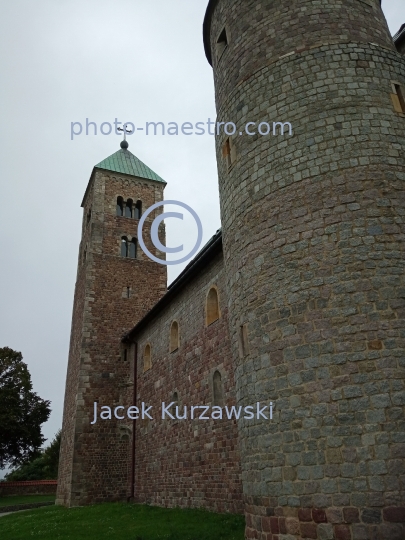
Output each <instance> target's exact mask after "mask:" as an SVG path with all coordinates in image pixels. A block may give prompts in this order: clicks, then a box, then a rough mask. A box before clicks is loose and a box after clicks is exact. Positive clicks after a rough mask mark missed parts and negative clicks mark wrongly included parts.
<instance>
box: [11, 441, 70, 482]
mask: <svg viewBox="0 0 405 540" xmlns="http://www.w3.org/2000/svg"><path fill="white" fill-rule="evenodd" d="M61 433H62V431H61V430H59V431H58V432H57V433H56V435H55V438H54V439H53V441H52V442H51V444H50V445H49V446H47V447H46V448H45V450H44V451H43V452H42V453H41V455H40V456H39V457H37V458H35V459H32V460H30V461H27V462H25V463H23V464H22V465H20V466H19V467H17V469H14V470H13V471H11V472H9V473H8V474H6V477H5V479H6V480H7V481H9V482H20V481H23V480H55V479H56V478H57V477H58V465H59V450H60V440H61Z"/></svg>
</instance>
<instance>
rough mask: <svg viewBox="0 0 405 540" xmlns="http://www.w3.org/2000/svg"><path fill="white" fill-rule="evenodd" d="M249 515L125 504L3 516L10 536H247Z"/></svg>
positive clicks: (44, 539) (164, 539) (231, 539)
mask: <svg viewBox="0 0 405 540" xmlns="http://www.w3.org/2000/svg"><path fill="white" fill-rule="evenodd" d="M244 523H245V519H244V516H237V515H232V514H213V513H211V512H206V511H204V510H180V509H177V508H176V509H172V508H158V507H156V506H144V505H132V504H125V503H109V504H98V505H95V506H86V507H81V508H64V507H61V506H55V507H53V506H52V507H49V506H48V507H44V508H37V509H35V510H27V511H25V512H20V513H17V514H10V515H8V516H3V517H1V518H0V538H4V539H6V538H7V540H26V539H27V538H40V539H41V540H56V539H62V540H68V539H69V540H102V539H105V538H108V539H110V538H111V539H114V540H243V538H244V529H245V525H244Z"/></svg>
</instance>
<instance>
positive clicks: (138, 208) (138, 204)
mask: <svg viewBox="0 0 405 540" xmlns="http://www.w3.org/2000/svg"><path fill="white" fill-rule="evenodd" d="M141 215H142V201H137V202H136V205H135V207H134V218H135V219H141Z"/></svg>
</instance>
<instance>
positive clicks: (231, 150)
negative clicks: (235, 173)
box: [222, 138, 236, 169]
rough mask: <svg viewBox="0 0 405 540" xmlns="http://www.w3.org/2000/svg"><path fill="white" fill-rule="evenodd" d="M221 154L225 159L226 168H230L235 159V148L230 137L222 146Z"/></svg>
mask: <svg viewBox="0 0 405 540" xmlns="http://www.w3.org/2000/svg"><path fill="white" fill-rule="evenodd" d="M222 155H223V157H224V159H225V160H226V164H227V167H228V169H230V168H231V167H232V165H233V164H234V163H235V160H236V148H235V145H234V143H233V141H232V139H231V138H228V139H226V141H225V143H224V146H223V148H222Z"/></svg>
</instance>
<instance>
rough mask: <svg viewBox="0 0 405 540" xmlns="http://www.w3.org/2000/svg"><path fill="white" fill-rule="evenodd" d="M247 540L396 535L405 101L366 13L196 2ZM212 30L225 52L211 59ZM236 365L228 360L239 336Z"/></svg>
mask: <svg viewBox="0 0 405 540" xmlns="http://www.w3.org/2000/svg"><path fill="white" fill-rule="evenodd" d="M208 18H209V19H208V20H210V25H209V28H210V47H211V50H212V56H213V67H214V78H215V90H216V102H217V114H218V121H222V122H227V121H232V122H235V123H236V124H237V125H243V124H245V123H246V122H248V121H252V122H257V123H259V122H261V121H267V122H268V121H271V122H273V121H288V122H291V123H292V125H293V135H292V136H288V135H284V136H281V135H278V136H273V135H269V136H263V137H260V136H253V137H248V136H246V135H244V136H239V134H238V133H237V134H236V135H235V136H234V137H233V145H234V147H235V148H236V161H235V162H234V164H233V165H232V167H231V168H230V169H229V168H228V166H227V162H226V161H225V160H224V158H223V152H222V148H223V145H224V142H225V137H226V136H225V135H223V134H221V135H220V136H218V137H217V160H218V171H219V178H220V180H219V182H220V199H221V214H222V224H223V234H224V260H225V272H226V281H227V291H228V297H229V305H230V337H231V344H232V354H233V357H234V361H235V364H236V373H235V378H236V395H237V401H238V403H239V404H245V405H246V404H248V403H250V402H252V401H258V400H264V399H269V398H270V397H271V398H273V401H275V402H276V410H277V412H276V415H275V416H276V417H275V420H274V422H273V423H272V424H271V426H270V427H269V425H268V423H262V422H259V421H257V422H256V423H253V422H249V423H248V422H240V424H239V426H238V427H239V439H240V448H241V458H242V481H243V492H244V497H245V502H246V516H247V528H246V538H257V539H261V540H287V539H288V540H292V539H301V538H305V539H306V538H319V539H332V538H335V539H339V540H342V539H353V540H360V539H371V538H375V539H382V540H385V539H388V538H390V539H392V540H394V539H396V540H399V539H401V538H403V537H404V535H405V532H404V513H405V497H404V458H405V429H404V428H405V424H404V405H405V389H404V373H405V356H404V345H405V329H404V326H405V325H404V319H405V278H404V276H405V273H404V243H403V240H404V215H405V192H404V187H405V183H404V181H405V169H404V165H405V162H404V143H405V140H404V133H405V118H404V116H403V115H401V114H399V113H396V112H395V110H394V108H393V104H392V101H391V97H390V94H391V92H392V90H391V81H397V82H399V83H401V84H402V85H405V65H404V58H403V56H401V55H400V54H399V53H398V52H397V51H396V50H395V47H394V45H393V43H392V40H391V38H390V36H389V33H388V29H387V25H386V22H385V19H384V16H383V14H382V11H381V8H380V3H379V2H378V1H377V0H340V1H338V0H333V1H331V0H320V1H313V0H300V1H298V0H290V1H289V2H283V1H281V2H274V1H272V0H271V1H270V0H262V1H259V0H243V1H242V0H218V1H212V2H211V3H210V8H209V13H208ZM224 28H225V29H226V32H227V36H228V46H227V47H226V48H225V51H224V52H223V54H222V56H220V57H217V56H216V54H215V49H216V47H217V45H216V42H217V40H218V36H220V34H221V32H222V30H223V29H224ZM243 324H247V326H248V340H249V344H248V351H247V353H248V354H246V355H245V356H242V357H240V352H239V349H238V346H237V343H238V337H239V332H240V327H241V325H243Z"/></svg>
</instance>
